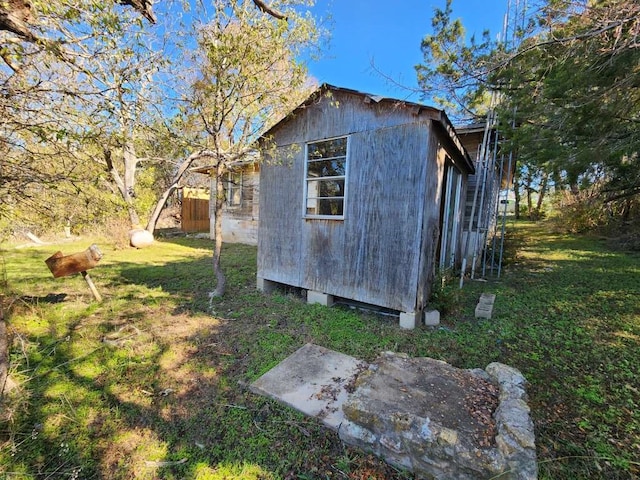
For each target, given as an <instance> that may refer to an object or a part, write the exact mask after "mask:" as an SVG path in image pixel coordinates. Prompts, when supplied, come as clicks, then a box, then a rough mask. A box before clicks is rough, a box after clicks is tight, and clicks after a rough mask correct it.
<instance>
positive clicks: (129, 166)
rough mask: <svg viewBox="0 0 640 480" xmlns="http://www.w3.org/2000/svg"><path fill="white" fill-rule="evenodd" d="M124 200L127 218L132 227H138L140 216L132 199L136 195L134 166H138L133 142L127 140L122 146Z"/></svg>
mask: <svg viewBox="0 0 640 480" xmlns="http://www.w3.org/2000/svg"><path fill="white" fill-rule="evenodd" d="M123 156H124V201H125V202H126V204H127V209H128V211H129V220H130V221H131V226H132V227H134V228H135V227H138V226H139V225H140V217H139V216H138V212H136V209H135V206H134V204H133V199H134V198H135V196H136V192H135V187H136V167H137V166H138V157H137V156H136V151H135V149H134V147H133V142H132V141H131V140H127V142H126V143H125V146H124V152H123Z"/></svg>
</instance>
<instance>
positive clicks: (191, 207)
mask: <svg viewBox="0 0 640 480" xmlns="http://www.w3.org/2000/svg"><path fill="white" fill-rule="evenodd" d="M182 231H183V232H208V231H209V200H203V199H201V198H183V199H182Z"/></svg>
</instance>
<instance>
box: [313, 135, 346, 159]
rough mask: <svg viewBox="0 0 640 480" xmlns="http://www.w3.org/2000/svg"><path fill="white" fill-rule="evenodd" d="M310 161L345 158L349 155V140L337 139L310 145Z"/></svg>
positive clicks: (344, 138)
mask: <svg viewBox="0 0 640 480" xmlns="http://www.w3.org/2000/svg"><path fill="white" fill-rule="evenodd" d="M308 152H309V160H313V159H318V158H331V157H345V156H346V155H347V138H346V137H343V138H335V139H333V140H327V141H326V142H316V143H310V144H309V146H308Z"/></svg>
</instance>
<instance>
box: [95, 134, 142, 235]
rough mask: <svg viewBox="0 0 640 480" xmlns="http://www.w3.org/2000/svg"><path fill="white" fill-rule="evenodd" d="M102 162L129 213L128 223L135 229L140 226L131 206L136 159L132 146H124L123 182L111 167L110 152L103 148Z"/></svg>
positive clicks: (115, 169)
mask: <svg viewBox="0 0 640 480" xmlns="http://www.w3.org/2000/svg"><path fill="white" fill-rule="evenodd" d="M103 153H104V161H105V162H106V164H107V172H109V175H111V179H112V180H113V183H115V184H116V186H117V187H118V191H119V192H120V195H121V196H122V199H123V200H124V203H125V204H126V205H127V212H128V213H129V221H130V222H131V226H132V227H135V226H137V225H139V224H140V218H139V217H138V212H136V209H135V207H134V205H133V196H134V195H135V193H134V190H133V189H134V186H135V172H136V165H137V163H138V159H137V158H136V156H135V151H134V150H133V145H128V146H125V149H124V169H125V172H124V180H123V179H122V177H121V176H120V173H119V172H118V169H117V168H116V167H115V166H114V165H113V159H112V158H111V150H109V149H108V148H105V149H104V150H103Z"/></svg>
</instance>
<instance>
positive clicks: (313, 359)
mask: <svg viewBox="0 0 640 480" xmlns="http://www.w3.org/2000/svg"><path fill="white" fill-rule="evenodd" d="M366 368H367V364H366V363H365V362H361V361H359V360H356V359H355V358H353V357H350V356H349V355H345V354H343V353H339V352H335V351H333V350H328V349H326V348H324V347H321V346H319V345H313V344H309V343H308V344H306V345H304V346H303V347H301V348H300V349H298V350H297V351H296V352H295V353H294V354H293V355H291V356H290V357H288V358H286V359H285V360H283V361H282V362H281V363H280V364H278V365H277V366H275V367H274V368H273V369H271V370H269V371H268V372H267V373H265V374H264V375H262V376H261V377H260V378H259V379H257V380H256V381H255V382H253V383H252V384H251V385H250V389H251V391H253V392H255V393H258V394H260V395H265V396H267V397H270V398H273V399H274V400H277V401H280V402H282V403H284V404H286V405H289V406H290V407H292V408H295V409H296V410H299V411H300V412H302V413H304V414H307V415H310V416H313V417H317V418H319V419H321V420H322V422H323V423H324V424H325V425H326V426H327V427H329V428H331V429H333V430H338V428H339V427H340V424H341V423H342V421H343V419H344V413H343V411H342V405H343V403H344V402H345V401H346V400H347V398H348V395H349V393H350V391H353V388H354V382H355V379H356V377H357V376H358V374H359V373H360V372H361V371H362V370H364V369H366Z"/></svg>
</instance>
